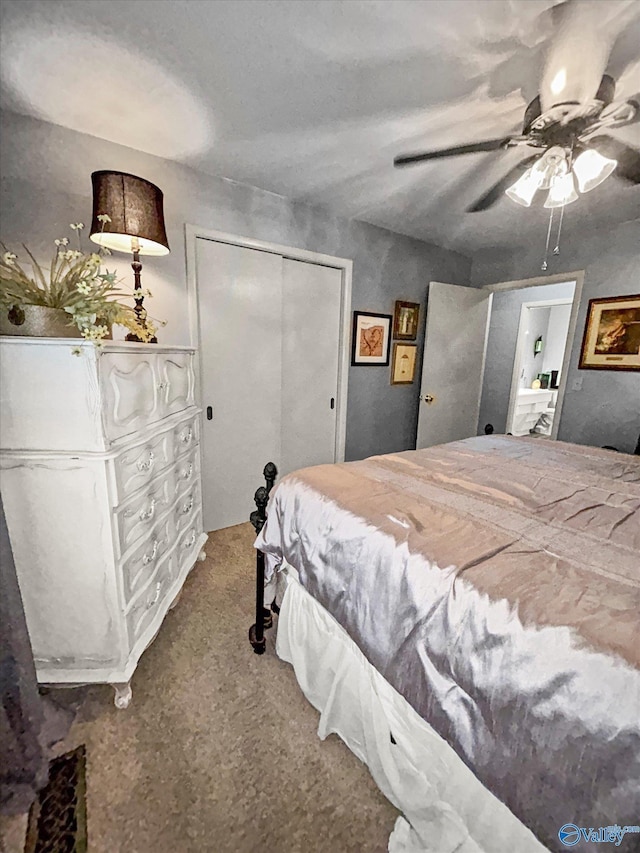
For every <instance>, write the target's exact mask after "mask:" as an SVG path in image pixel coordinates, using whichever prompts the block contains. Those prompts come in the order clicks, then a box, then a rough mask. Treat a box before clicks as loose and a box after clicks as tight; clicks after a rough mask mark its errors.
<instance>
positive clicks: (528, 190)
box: [505, 166, 544, 207]
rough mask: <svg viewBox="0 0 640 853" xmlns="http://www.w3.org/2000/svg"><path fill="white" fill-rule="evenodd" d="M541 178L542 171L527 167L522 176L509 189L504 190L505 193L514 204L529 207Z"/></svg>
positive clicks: (542, 178)
mask: <svg viewBox="0 0 640 853" xmlns="http://www.w3.org/2000/svg"><path fill="white" fill-rule="evenodd" d="M543 180H544V172H543V171H541V170H539V169H536V168H535V167H533V166H532V167H531V168H530V169H527V171H526V172H525V173H524V175H522V177H520V178H518V180H517V181H516V182H515V184H512V185H511V186H510V187H509V189H507V190H505V193H506V194H507V195H508V196H509V198H510V199H511V201H515V202H516V204H521V205H522V206H523V207H529V206H530V205H531V202H532V201H533V197H534V195H535V194H536V192H537V190H538V189H539V188H540V185H541V184H542V181H543Z"/></svg>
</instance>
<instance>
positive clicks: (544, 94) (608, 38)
mask: <svg viewBox="0 0 640 853" xmlns="http://www.w3.org/2000/svg"><path fill="white" fill-rule="evenodd" d="M605 12H606V7H605V9H604V10H603V8H602V4H599V3H576V2H573V3H561V4H559V5H557V6H554V7H553V12H552V15H553V18H554V28H553V36H552V38H551V40H550V43H549V46H548V50H547V59H546V63H545V67H544V71H543V74H542V79H541V81H540V99H541V101H542V111H543V112H547V110H549V109H551V107H552V106H554V104H561V103H577V104H584V103H587V102H588V101H591V100H592V99H593V98H596V97H597V96H598V94H600V95H601V97H602V98H603V100H605V102H609V101H611V100H612V98H613V90H611V87H610V86H609V85H608V84H607V86H605V90H603V91H602V92H601V87H602V76H603V74H604V71H605V68H606V66H607V60H608V58H609V53H610V52H611V47H612V44H613V39H614V33H613V31H612V28H611V26H609V25H608V24H609V21H608V19H607V16H606V15H605V14H604V13H605ZM585 57H588V58H589V61H588V62H586V61H585ZM611 83H613V81H611Z"/></svg>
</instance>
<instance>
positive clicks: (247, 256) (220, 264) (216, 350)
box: [196, 239, 283, 531]
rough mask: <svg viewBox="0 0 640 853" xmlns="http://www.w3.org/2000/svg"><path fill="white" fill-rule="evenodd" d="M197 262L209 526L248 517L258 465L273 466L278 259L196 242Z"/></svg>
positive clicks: (276, 451) (276, 452) (276, 453)
mask: <svg viewBox="0 0 640 853" xmlns="http://www.w3.org/2000/svg"><path fill="white" fill-rule="evenodd" d="M196 259H197V267H196V272H197V281H198V312H199V322H200V363H201V388H202V401H201V402H202V406H203V407H204V410H205V413H204V417H203V420H202V451H203V456H202V458H203V471H202V487H203V509H204V529H205V530H206V531H210V530H219V529H220V528H222V527H229V526H230V525H232V524H239V523H240V522H242V521H247V520H248V518H249V513H250V512H251V510H252V509H255V507H254V506H253V503H252V498H253V493H254V492H255V490H256V489H257V488H258V486H260V485H264V482H263V481H262V479H261V478H262V469H263V468H264V465H265V463H266V462H269V461H272V462H275V463H276V465H279V464H280V435H281V422H280V419H281V415H280V411H281V407H280V386H281V365H282V358H281V347H282V261H283V259H282V257H281V256H280V255H272V254H269V253H267V252H259V251H256V250H255V249H247V248H244V247H241V246H231V245H228V244H226V243H218V242H215V241H212V240H203V239H198V240H197V241H196ZM209 406H210V407H211V410H212V411H211V412H210V414H212V416H213V417H212V419H211V420H208V417H207V407H209Z"/></svg>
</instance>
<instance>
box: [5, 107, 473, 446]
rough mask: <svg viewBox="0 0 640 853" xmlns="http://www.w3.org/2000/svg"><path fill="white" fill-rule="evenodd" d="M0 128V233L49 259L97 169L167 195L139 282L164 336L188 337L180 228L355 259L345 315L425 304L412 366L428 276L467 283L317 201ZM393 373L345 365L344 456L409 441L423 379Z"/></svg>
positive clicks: (9, 119) (80, 210)
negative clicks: (154, 253) (161, 242)
mask: <svg viewBox="0 0 640 853" xmlns="http://www.w3.org/2000/svg"><path fill="white" fill-rule="evenodd" d="M0 128H1V135H2V139H1V142H2V145H1V146H0V174H1V176H2V182H1V193H2V195H1V200H0V201H1V204H0V209H1V210H2V214H3V215H2V222H1V234H2V239H3V241H4V242H5V243H7V244H10V245H11V246H12V247H13V246H19V245H20V243H21V242H25V243H27V244H28V245H29V247H30V248H34V249H36V252H37V254H38V255H40V256H43V257H44V258H47V259H48V258H50V249H52V248H53V243H52V241H53V240H54V238H56V237H61V236H64V235H69V236H71V234H70V232H69V230H68V226H69V223H70V222H77V221H78V220H81V221H83V222H84V223H85V224H86V225H87V227H88V225H89V221H90V216H91V181H90V175H91V172H92V171H94V170H96V169H114V170H118V171H123V172H132V173H133V174H136V175H140V176H141V177H144V178H147V179H148V180H150V181H153V182H154V183H156V184H157V185H158V186H159V187H160V188H161V189H162V190H163V192H164V194H165V215H166V219H167V231H168V236H169V243H170V245H171V249H172V252H171V254H170V255H169V256H168V257H165V258H159V259H155V258H149V259H146V260H145V264H144V272H143V279H144V284H145V286H146V287H150V288H151V290H152V291H153V293H154V299H153V300H152V302H151V304H150V305H149V310H150V312H151V313H152V314H154V315H155V316H157V317H160V318H165V319H167V320H169V321H170V322H169V325H168V326H167V327H166V328H165V329H163V330H162V331H161V335H160V339H161V340H162V342H164V343H170V344H188V343H190V341H189V332H188V323H187V308H186V273H185V247H184V225H185V223H189V224H193V225H198V226H200V227H202V228H209V229H214V230H218V231H225V232H228V233H230V234H236V235H240V236H246V237H253V238H254V239H257V240H265V241H271V242H274V243H279V244H283V245H285V246H291V247H297V248H303V249H307V250H310V251H316V252H322V253H324V254H329V255H335V256H339V257H343V258H351V259H353V261H354V266H353V301H352V308H353V310H361V311H367V310H370V311H376V312H384V313H392V312H393V305H394V301H395V300H396V299H405V300H409V301H414V302H420V303H421V307H422V321H421V331H420V336H419V339H418V345H419V353H418V359H419V363H421V356H422V345H423V341H424V308H425V298H426V296H425V295H426V288H427V284H428V282H429V280H430V279H438V280H439V281H451V282H453V283H457V284H468V283H469V278H470V273H471V262H470V260H469V259H468V258H465V257H463V256H461V255H458V254H455V253H453V252H449V251H447V250H445V249H441V248H438V247H436V246H432V245H429V244H427V243H422V242H420V241H418V240H413V239H410V238H408V237H403V236H400V235H398V234H393V233H391V232H389V231H385V230H383V229H380V228H375V227H373V226H371V225H367V224H365V223H362V222H358V221H355V220H343V219H338V218H336V217H333V216H331V215H330V214H329V213H328V212H327V211H326V210H324V209H322V208H317V207H310V206H309V205H305V204H301V203H294V202H291V201H289V200H288V199H285V198H283V197H282V196H279V195H275V194H274V193H269V192H265V191H262V190H259V189H256V188H255V187H250V186H246V185H243V184H238V183H236V182H234V181H230V180H227V179H225V178H216V177H211V176H209V175H206V174H203V173H201V172H196V171H194V170H193V169H190V168H189V167H187V166H184V165H179V164H177V163H174V162H172V161H169V160H164V159H161V158H159V157H153V156H151V155H148V154H143V153H141V152H139V151H135V150H133V149H131V148H125V147H123V146H120V145H115V144H114V143H111V142H106V141H104V140H101V139H97V138H95V137H91V136H87V135H85V134H80V133H76V132H74V131H71V130H67V129H65V128H62V127H58V126H56V125H52V124H48V123H46V122H41V121H38V120H36V119H31V118H26V117H24V116H18V115H15V114H12V113H3V114H2V115H1V116H0ZM85 234H86V231H85ZM128 264H129V261H128V259H127V258H126V256H123V255H121V256H116V255H114V256H113V257H112V258H111V259H110V262H109V268H110V269H111V268H115V269H116V270H117V271H118V273H119V274H121V275H122V276H125V277H126V279H127V280H130V278H131V270H130V267H129V265H128ZM389 376H390V368H389V367H362V366H361V367H352V368H351V369H350V373H349V396H348V406H347V447H346V456H347V459H357V458H362V457H365V456H369V455H371V454H374V453H389V452H392V451H396V450H406V449H410V448H413V447H415V437H416V426H417V408H418V395H419V388H420V382H419V376H418V377H416V381H415V382H414V384H413V385H411V386H391V385H390V384H389Z"/></svg>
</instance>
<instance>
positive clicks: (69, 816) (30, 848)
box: [25, 745, 87, 853]
mask: <svg viewBox="0 0 640 853" xmlns="http://www.w3.org/2000/svg"><path fill="white" fill-rule="evenodd" d="M85 766H86V757H85V748H84V745H82V746H79V747H78V748H77V749H74V750H72V751H71V752H66V753H65V754H64V755H61V756H59V757H58V758H54V759H53V760H52V761H50V762H49V782H48V783H47V785H46V786H45V787H44V788H43V789H42V790H41V791H40V793H39V795H38V799H37V800H36V801H35V802H34V804H33V806H32V807H31V811H30V812H29V828H28V830H27V841H26V845H25V853H86V850H87V810H86V802H85Z"/></svg>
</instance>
